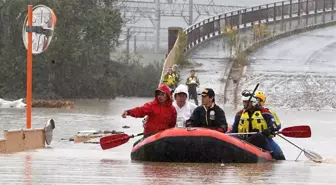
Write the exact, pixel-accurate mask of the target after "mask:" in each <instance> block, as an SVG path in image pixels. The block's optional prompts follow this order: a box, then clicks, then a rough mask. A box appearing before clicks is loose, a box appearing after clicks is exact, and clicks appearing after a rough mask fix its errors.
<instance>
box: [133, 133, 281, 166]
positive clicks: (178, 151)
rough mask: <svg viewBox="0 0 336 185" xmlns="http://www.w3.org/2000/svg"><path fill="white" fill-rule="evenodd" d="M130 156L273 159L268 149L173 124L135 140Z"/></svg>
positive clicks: (145, 158) (146, 158)
mask: <svg viewBox="0 0 336 185" xmlns="http://www.w3.org/2000/svg"><path fill="white" fill-rule="evenodd" d="M131 159H132V160H139V161H155V162H214V163H218V162H220V163H258V162H267V161H273V160H274V159H273V158H272V155H271V153H270V152H269V151H265V150H263V149H261V148H258V147H256V146H254V145H252V144H249V143H247V142H246V141H243V140H240V139H238V138H236V137H233V136H230V135H228V134H224V133H221V132H218V131H215V130H211V129H206V128H172V129H168V130H165V131H162V132H159V133H157V134H155V135H152V136H150V137H147V138H145V139H141V140H139V141H137V142H136V143H135V144H134V146H133V148H132V152H131Z"/></svg>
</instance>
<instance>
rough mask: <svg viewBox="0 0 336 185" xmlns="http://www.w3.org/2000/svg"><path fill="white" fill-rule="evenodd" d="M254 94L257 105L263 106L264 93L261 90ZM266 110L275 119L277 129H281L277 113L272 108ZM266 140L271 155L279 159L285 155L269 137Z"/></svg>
mask: <svg viewBox="0 0 336 185" xmlns="http://www.w3.org/2000/svg"><path fill="white" fill-rule="evenodd" d="M254 95H255V97H256V98H257V103H258V106H260V107H264V105H265V103H266V96H265V94H264V93H263V92H262V91H256V92H255V93H254ZM266 109H268V108H266ZM268 110H269V111H270V112H271V114H272V116H273V117H274V119H275V124H276V125H277V129H278V130H280V129H281V122H280V119H279V117H278V115H277V114H276V113H275V112H274V111H273V110H271V109H268ZM274 136H275V135H274ZM271 137H272V136H271ZM268 142H269V146H270V148H271V150H272V151H273V156H275V157H274V158H277V159H278V160H279V159H280V160H282V159H283V160H284V159H285V156H284V155H283V152H282V150H281V148H280V146H279V145H278V144H277V143H276V142H275V141H274V140H273V139H271V138H269V139H268Z"/></svg>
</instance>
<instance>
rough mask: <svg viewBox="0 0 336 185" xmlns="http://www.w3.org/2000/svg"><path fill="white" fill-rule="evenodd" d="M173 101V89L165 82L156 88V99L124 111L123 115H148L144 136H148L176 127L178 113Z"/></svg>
mask: <svg viewBox="0 0 336 185" xmlns="http://www.w3.org/2000/svg"><path fill="white" fill-rule="evenodd" d="M172 102H173V101H172V98H171V90H170V89H169V87H168V86H167V85H165V84H163V85H160V87H159V88H158V89H156V90H155V99H154V100H153V101H151V102H148V103H145V104H144V105H143V106H141V107H135V108H133V109H129V110H126V111H124V113H123V114H122V117H123V118H126V116H132V117H135V118H143V117H145V116H147V120H146V123H145V124H144V137H148V136H150V135H152V134H155V133H157V132H160V131H162V130H166V129H169V128H174V127H175V125H176V117H177V113H176V109H175V107H174V106H173V104H172Z"/></svg>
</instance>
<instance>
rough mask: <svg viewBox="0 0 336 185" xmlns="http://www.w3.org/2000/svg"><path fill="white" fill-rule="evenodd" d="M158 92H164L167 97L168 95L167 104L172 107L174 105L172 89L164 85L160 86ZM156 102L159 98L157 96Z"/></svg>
mask: <svg viewBox="0 0 336 185" xmlns="http://www.w3.org/2000/svg"><path fill="white" fill-rule="evenodd" d="M156 91H162V92H165V93H166V94H167V95H168V98H169V99H168V100H167V101H168V102H167V104H168V105H172V103H173V101H172V98H171V90H170V88H169V87H168V86H167V85H166V84H162V85H160V86H159V87H158V88H157V89H156ZM155 100H156V101H157V98H156V96H155Z"/></svg>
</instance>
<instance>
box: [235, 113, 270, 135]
mask: <svg viewBox="0 0 336 185" xmlns="http://www.w3.org/2000/svg"><path fill="white" fill-rule="evenodd" d="M250 123H251V124H252V127H251V128H252V130H253V129H258V130H259V132H261V131H263V130H264V129H267V128H268V125H267V122H266V121H265V119H264V117H263V116H262V114H261V112H260V111H255V112H254V113H253V115H252V117H251V118H250V117H249V114H248V112H247V111H246V112H244V113H243V114H242V115H241V116H240V121H239V124H238V133H246V132H251V131H252V130H249V129H250Z"/></svg>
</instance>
